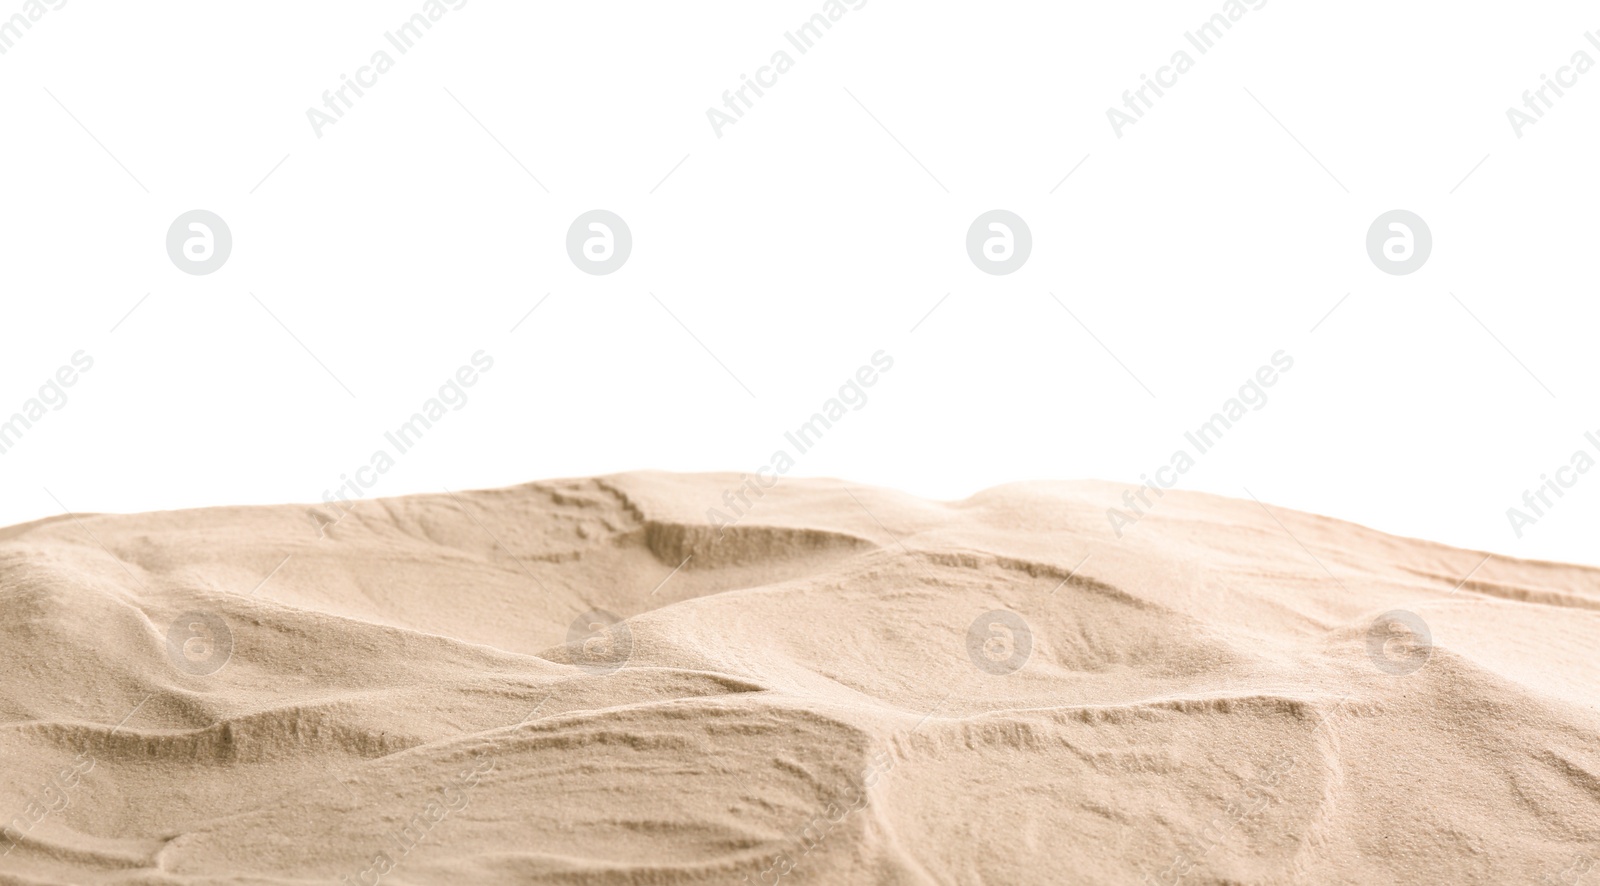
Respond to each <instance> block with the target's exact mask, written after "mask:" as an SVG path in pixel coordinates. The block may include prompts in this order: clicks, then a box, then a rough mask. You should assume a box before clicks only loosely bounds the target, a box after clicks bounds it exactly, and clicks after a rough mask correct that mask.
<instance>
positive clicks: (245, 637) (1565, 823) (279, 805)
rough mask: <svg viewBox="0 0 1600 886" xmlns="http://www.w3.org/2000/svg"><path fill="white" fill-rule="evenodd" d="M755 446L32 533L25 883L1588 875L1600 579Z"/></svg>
mask: <svg viewBox="0 0 1600 886" xmlns="http://www.w3.org/2000/svg"><path fill="white" fill-rule="evenodd" d="M740 483H741V479H740V478H739V477H737V476H735V475H673V474H659V473H637V474H625V475H618V476H610V477H603V478H595V479H586V480H564V481H553V482H545V483H534V484H529V485H525V486H518V487H514V488H509V489H501V490H492V491H480V492H461V493H441V494H438V495H424V496H412V497H406V498H396V499H383V500H372V501H364V502H361V503H359V504H358V505H357V506H356V507H355V508H354V510H352V511H351V512H350V513H349V514H348V515H346V516H344V517H343V518H342V519H340V520H338V522H337V523H336V524H334V525H332V526H330V527H324V528H320V529H319V524H322V523H325V522H326V521H325V520H321V519H318V518H315V517H314V516H313V511H314V509H312V508H309V507H301V506H278V507H252V508H213V509H206V510H195V511H180V512H167V513H153V514H139V515H130V516H111V515H99V516H88V515H80V516H77V517H72V516H63V517H60V518H55V519H50V520H43V521H39V522H36V523H31V524H27V525H23V526H18V527H12V528H10V529H5V530H0V644H3V648H4V650H5V653H6V654H5V658H6V662H7V665H6V676H5V678H4V680H3V682H0V686H3V691H0V755H3V759H4V761H5V762H4V766H3V767H0V824H3V826H4V828H5V830H4V831H3V837H0V852H3V853H4V857H3V858H0V883H7V884H9V883H18V884H44V883H52V884H53V883H129V884H131V883H139V884H167V883H252V884H268V883H274V884H290V883H342V882H350V883H366V884H374V883H378V882H382V883H392V884H403V883H452V884H454V883H474V884H478V883H563V884H569V883H570V884H580V883H581V884H635V883H637V884H677V883H740V882H763V883H775V882H793V883H817V884H844V883H887V884H935V883H937V884H1033V883H1040V884H1044V883H1092V884H1114V883H1158V884H1175V883H1180V882H1181V883H1191V884H1268V883H1273V884H1276V883H1350V884H1356V883H1359V884H1372V883H1407V884H1411V883H1452V884H1463V883H1485V884H1490V883H1492V884H1507V883H1537V882H1552V883H1571V882H1579V881H1581V880H1583V879H1585V878H1587V879H1589V880H1591V881H1593V882H1595V883H1600V871H1592V872H1591V868H1593V867H1596V866H1597V865H1596V862H1595V859H1596V858H1600V706H1597V702H1600V660H1597V659H1600V656H1597V653H1600V570H1596V569H1590V568H1584V567H1578V566H1569V565H1561V564H1553V563H1538V562H1528V561H1517V560H1512V559H1509V558H1504V557H1499V556H1494V557H1488V558H1485V555H1484V554H1482V553H1475V552H1472V551H1465V550H1458V549H1454V548H1450V547H1446V546H1443V545H1438V544H1433V543H1428V542H1421V541H1414V540H1408V539H1401V538H1395V537H1392V536H1388V535H1385V534H1382V533H1379V532H1376V531H1373V530H1370V529H1366V528H1363V527H1360V526H1355V525H1351V524H1348V523H1343V522H1339V521H1337V520H1332V519H1327V518H1323V517H1317V516H1312V515H1308V514H1302V513H1296V512H1293V511H1289V510H1286V509H1280V508H1276V507H1270V506H1263V505H1261V504H1258V503H1257V502H1255V501H1252V500H1249V499H1245V500H1242V501H1241V500H1232V499H1224V498H1218V497H1213V496H1208V495H1200V494H1185V493H1180V492H1169V493H1167V495H1166V496H1165V497H1164V498H1163V499H1162V500H1161V502H1160V506H1159V507H1158V508H1156V509H1155V510H1154V511H1152V512H1151V513H1150V514H1149V515H1148V516H1146V517H1144V518H1143V519H1142V520H1140V521H1139V523H1138V524H1137V525H1135V526H1132V527H1130V528H1128V529H1126V530H1125V532H1124V535H1123V537H1122V538H1120V539H1119V538H1117V537H1115V536H1114V534H1113V533H1112V531H1111V529H1110V528H1109V526H1108V524H1107V521H1106V517H1105V512H1106V508H1107V507H1108V506H1109V505H1113V504H1116V503H1117V502H1118V501H1119V500H1120V496H1121V494H1122V491H1123V490H1122V487H1120V486H1115V485H1112V484H1101V483H1032V484H1018V485H1013V486H1005V487H1001V488H997V489H992V490H989V491H986V492H983V493H981V494H979V495H976V496H973V497H972V498H970V499H967V500H965V501H959V502H931V501H925V500H921V499H917V498H913V497H910V496H906V495H902V494H898V493H895V492H891V491H887V490H881V489H872V488H866V487H855V486H847V485H845V484H843V483H840V482H836V481H822V480H816V481H812V480H791V479H785V480H783V481H781V482H779V483H778V484H777V486H775V487H774V488H771V489H768V490H765V491H764V493H763V494H762V495H761V496H760V497H759V498H754V497H751V505H750V506H749V507H748V508H745V507H744V506H743V505H742V504H741V506H740V510H743V511H745V513H743V514H742V515H740V516H739V517H738V520H737V522H736V523H735V524H734V525H731V526H727V527H724V528H723V529H722V530H720V531H719V529H718V528H717V527H715V526H713V525H712V524H711V522H709V521H708V519H707V509H708V508H718V509H723V510H725V509H726V507H727V506H726V505H725V504H724V496H723V493H724V490H728V489H734V488H736V487H738V486H739V484H740ZM320 510H321V511H322V512H323V513H326V511H327V509H326V508H322V509H320Z"/></svg>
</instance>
